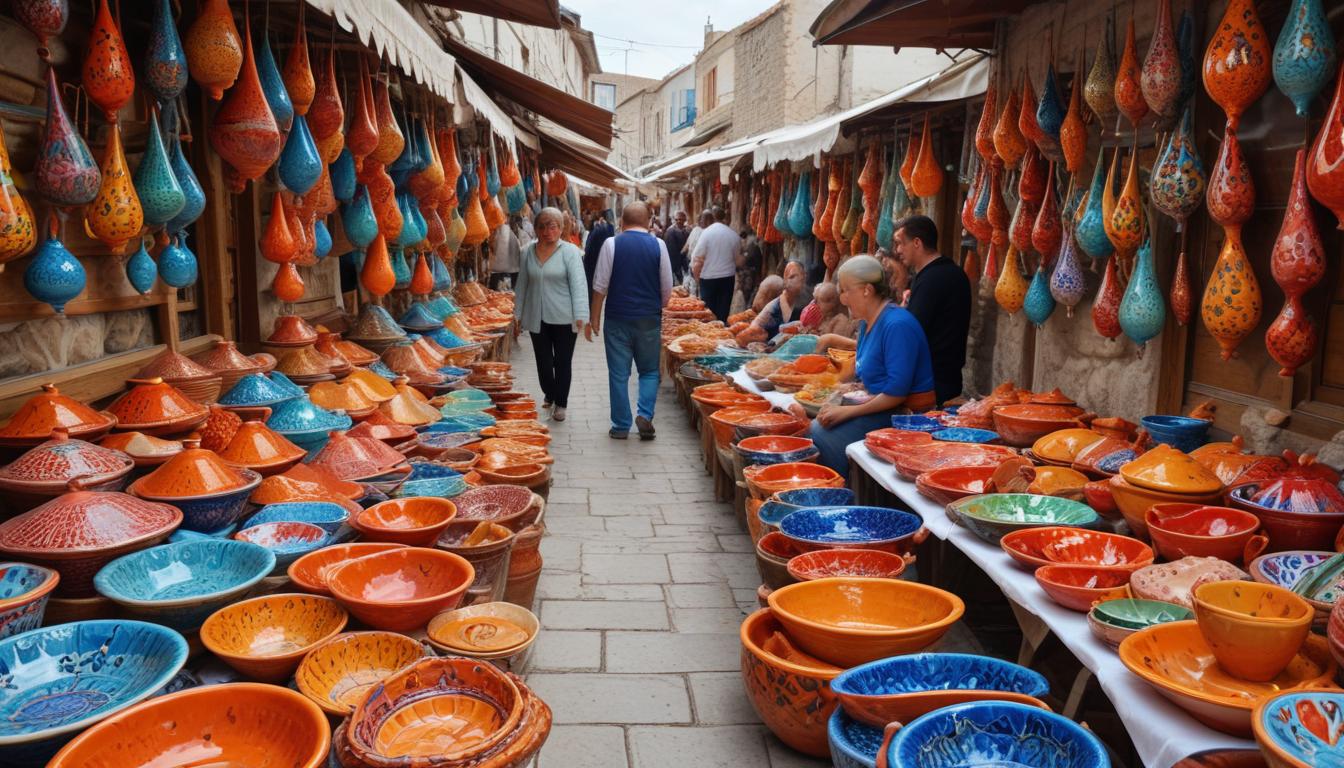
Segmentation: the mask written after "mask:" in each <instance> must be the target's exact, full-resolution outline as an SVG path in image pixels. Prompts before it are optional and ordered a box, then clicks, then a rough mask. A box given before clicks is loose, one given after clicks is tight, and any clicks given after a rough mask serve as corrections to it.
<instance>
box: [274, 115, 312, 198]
mask: <svg viewBox="0 0 1344 768" xmlns="http://www.w3.org/2000/svg"><path fill="white" fill-rule="evenodd" d="M277 167H278V168H279V170H280V183H282V184H284V185H285V189H288V190H289V191H290V192H293V193H294V194H296V195H305V194H307V193H308V190H310V189H312V188H313V185H314V184H316V183H317V180H318V179H319V178H321V177H322V157H321V155H319V154H318V152H317V143H316V142H314V141H313V134H312V131H310V130H308V120H307V118H305V117H304V116H303V115H295V116H294V125H293V126H292V127H291V128H290V129H289V135H288V136H286V137H285V148H284V149H283V150H281V151H280V160H279V162H278V163H277Z"/></svg>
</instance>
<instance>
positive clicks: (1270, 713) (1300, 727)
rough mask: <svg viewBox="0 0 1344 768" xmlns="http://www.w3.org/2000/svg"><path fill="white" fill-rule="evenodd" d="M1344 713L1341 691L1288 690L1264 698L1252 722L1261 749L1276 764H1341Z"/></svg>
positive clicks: (1334, 766)
mask: <svg viewBox="0 0 1344 768" xmlns="http://www.w3.org/2000/svg"><path fill="white" fill-rule="evenodd" d="M1342 713H1344V693H1342V692H1340V691H1289V692H1288V693H1280V694H1279V695H1277V696H1271V697H1267V698H1265V699H1262V700H1261V701H1260V703H1259V704H1258V705H1256V707H1255V711H1254V712H1253V713H1252V715H1251V726H1252V730H1254V731H1255V740H1256V742H1258V743H1259V744H1260V750H1261V751H1262V752H1264V753H1265V755H1266V757H1268V758H1269V763H1270V765H1272V766H1275V767H1276V768H1277V767H1278V766H1298V765H1311V766H1318V767H1319V768H1338V767H1339V766H1342V765H1344V740H1341V739H1340V738H1339V732H1340V728H1341V727H1344V723H1341V719H1344V714H1342ZM1323 731H1324V732H1323Z"/></svg>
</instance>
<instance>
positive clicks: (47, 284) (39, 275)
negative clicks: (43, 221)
mask: <svg viewBox="0 0 1344 768" xmlns="http://www.w3.org/2000/svg"><path fill="white" fill-rule="evenodd" d="M85 282H86V278H85V274H84V265H83V264H80V263H79V259H77V258H75V255H74V254H73V253H71V252H70V250H69V249H68V248H66V247H65V244H64V243H62V242H61V240H60V238H59V237H58V236H57V231H56V217H55V215H54V214H53V215H52V216H51V219H50V221H49V223H48V226H47V239H46V240H44V241H43V242H42V244H41V245H39V246H38V247H37V251H36V252H35V253H34V254H33V258H32V260H31V261H29V262H28V268H27V269H25V270H24V271H23V287H24V288H25V289H26V290H27V291H28V294H29V295H30V296H32V297H33V298H35V299H37V300H38V301H45V302H46V303H48V304H50V305H51V308H52V309H54V310H56V314H58V315H63V314H65V305H66V303H68V302H69V301H71V300H73V299H74V298H75V297H76V296H78V295H79V294H80V293H82V292H83V291H84V284H85Z"/></svg>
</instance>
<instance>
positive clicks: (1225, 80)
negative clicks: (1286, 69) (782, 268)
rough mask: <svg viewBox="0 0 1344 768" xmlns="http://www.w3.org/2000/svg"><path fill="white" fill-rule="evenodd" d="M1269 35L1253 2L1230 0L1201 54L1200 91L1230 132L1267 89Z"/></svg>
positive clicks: (1268, 77)
mask: <svg viewBox="0 0 1344 768" xmlns="http://www.w3.org/2000/svg"><path fill="white" fill-rule="evenodd" d="M1270 70H1271V55H1270V49H1269V33H1268V32H1267V31H1266V30H1265V27H1264V25H1263V24H1261V23H1260V15H1259V14H1258V13H1256V10H1255V2H1254V0H1230V2H1228V4H1227V9H1226V10H1224V11H1223V18H1222V19H1221V20H1220V21H1219V22H1218V26H1216V27H1214V29H1213V33H1212V35H1211V36H1210V38H1209V45H1208V48H1206V49H1205V51H1204V90H1206V91H1208V94H1209V98H1211V99H1213V100H1214V102H1215V103H1217V104H1218V106H1220V107H1222V108H1223V111H1224V112H1226V113H1227V120H1228V123H1230V124H1231V127H1232V129H1233V130H1236V127H1237V124H1238V123H1239V122H1240V121H1241V114H1242V112H1244V111H1246V108H1247V107H1249V106H1250V105H1251V104H1252V103H1253V102H1254V101H1255V100H1256V99H1258V98H1260V95H1261V94H1262V93H1264V92H1265V89H1266V88H1268V87H1269V79H1270V75H1271V71H1270Z"/></svg>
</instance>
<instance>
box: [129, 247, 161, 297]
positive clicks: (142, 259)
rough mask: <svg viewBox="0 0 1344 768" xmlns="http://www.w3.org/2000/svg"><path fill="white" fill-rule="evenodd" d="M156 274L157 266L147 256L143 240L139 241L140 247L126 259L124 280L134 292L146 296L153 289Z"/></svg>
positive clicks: (157, 272)
mask: <svg viewBox="0 0 1344 768" xmlns="http://www.w3.org/2000/svg"><path fill="white" fill-rule="evenodd" d="M158 274H159V268H158V266H157V265H156V264H155V263H154V260H153V259H151V258H150V257H149V251H146V250H145V244H144V241H141V242H140V247H139V248H136V249H135V252H134V253H132V254H131V256H130V258H128V259H126V281H127V282H129V283H130V284H131V287H132V288H134V289H135V292H136V293H138V294H140V295H142V296H147V295H149V292H150V291H151V290H153V289H154V279H155V278H156V277H158Z"/></svg>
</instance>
